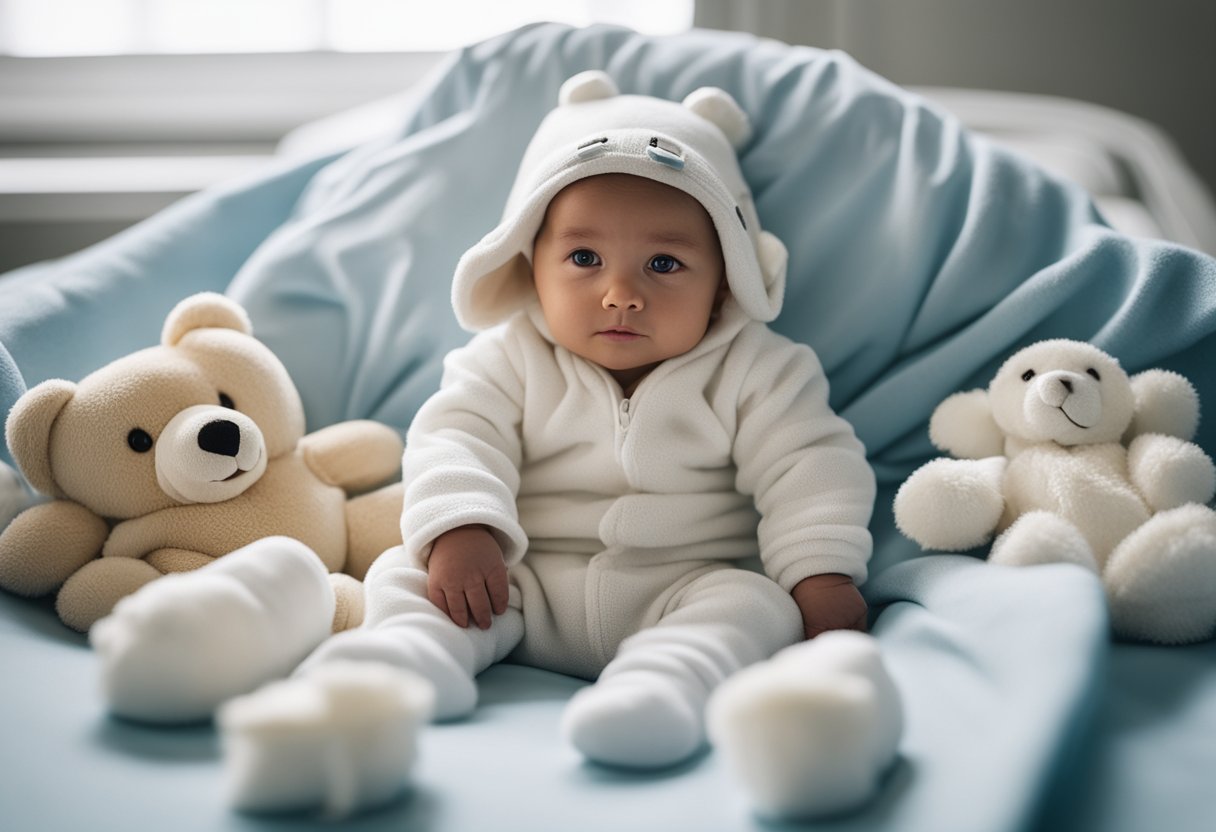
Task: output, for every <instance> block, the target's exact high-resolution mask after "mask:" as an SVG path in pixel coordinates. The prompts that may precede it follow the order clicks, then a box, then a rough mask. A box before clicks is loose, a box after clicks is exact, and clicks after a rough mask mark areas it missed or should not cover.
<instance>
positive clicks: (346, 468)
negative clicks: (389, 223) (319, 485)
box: [300, 419, 405, 491]
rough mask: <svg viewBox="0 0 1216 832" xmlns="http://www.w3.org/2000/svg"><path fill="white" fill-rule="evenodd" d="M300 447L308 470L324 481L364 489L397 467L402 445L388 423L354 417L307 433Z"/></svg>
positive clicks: (392, 472) (346, 487)
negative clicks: (351, 419) (354, 418)
mask: <svg viewBox="0 0 1216 832" xmlns="http://www.w3.org/2000/svg"><path fill="white" fill-rule="evenodd" d="M300 448H301V450H302V451H303V453H304V461H305V462H306V463H307V464H308V467H309V469H310V470H311V471H312V472H313V473H314V474H316V475H317V476H318V477H319V478H320V479H321V480H322V481H323V482H325V483H326V484H328V485H336V486H339V487H340V488H344V489H346V490H347V491H365V490H367V489H369V488H371V487H373V486H376V485H380V484H381V483H383V482H385V481H387V480H389V479H391V478H392V477H394V476H395V475H396V474H397V473H398V472H399V471H400V470H401V452H402V451H403V450H404V449H405V444H404V443H403V442H402V441H401V436H400V434H398V433H397V431H395V430H393V429H392V428H390V427H389V426H388V425H384V424H381V423H380V422H373V421H371V420H368V419H357V420H353V421H349V422H339V423H338V424H336V425H330V426H329V427H327V428H322V429H321V430H318V431H315V432H313V433H310V434H308V435H307V436H305V437H304V438H303V439H302V440H300Z"/></svg>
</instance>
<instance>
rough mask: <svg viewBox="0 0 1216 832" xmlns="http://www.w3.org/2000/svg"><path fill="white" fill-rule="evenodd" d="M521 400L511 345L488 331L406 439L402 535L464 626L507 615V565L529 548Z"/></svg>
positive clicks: (449, 371)
mask: <svg viewBox="0 0 1216 832" xmlns="http://www.w3.org/2000/svg"><path fill="white" fill-rule="evenodd" d="M522 400H523V386H522V382H521V381H520V379H519V373H518V372H517V371H516V369H515V366H514V363H513V362H512V360H511V354H510V349H509V344H504V343H503V342H502V341H501V340H500V339H499V338H496V337H494V336H493V335H491V334H490V333H483V336H479V337H478V338H477V339H474V341H473V342H472V343H470V345H469V346H468V347H465V348H463V349H460V350H456V351H454V352H452V353H450V354H449V355H448V358H447V360H446V361H445V362H444V377H443V383H442V385H441V388H440V390H439V392H438V393H436V394H435V395H433V396H432V397H431V398H430V399H428V400H427V402H426V403H425V404H424V405H423V406H422V408H421V409H420V410H419V411H418V415H417V416H416V417H415V418H414V421H413V423H412V424H411V426H410V430H409V434H408V435H407V438H406V450H405V456H404V458H403V462H402V481H403V483H404V484H405V500H404V503H405V509H404V512H403V514H402V518H401V534H402V540H403V542H404V544H405V546H406V548H407V549H408V550H409V551H410V552H411V553H412V554H414V555H415V556H416V557H417V558H418V559H419V560H420V561H422V562H423V563H425V565H426V569H427V572H428V575H429V577H428V582H427V595H428V597H429V598H430V600H431V601H432V602H433V603H434V604H435V605H436V606H438V607H439V608H441V609H442V610H443V611H444V612H446V613H447V614H448V615H449V616H450V617H451V619H452V620H453V621H454V622H456V623H457V624H459V625H460V626H462V627H467V626H468V625H469V623H470V620H472V622H474V623H476V624H477V625H478V626H479V627H483V628H485V627H488V626H490V622H491V614H492V613H493V614H501V613H503V612H505V611H506V586H507V581H506V572H507V566H508V565H509V564H510V563H514V562H515V561H517V560H519V559H520V558H521V557H523V553H524V551H525V550H526V548H527V537H526V535H525V534H524V531H523V529H522V527H520V525H519V521H518V516H517V511H516V507H515V496H516V492H517V490H518V487H519V465H520V461H521V458H522V448H521V443H520V438H519V424H520V420H521V419H522Z"/></svg>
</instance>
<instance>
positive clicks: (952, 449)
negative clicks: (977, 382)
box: [929, 390, 1005, 459]
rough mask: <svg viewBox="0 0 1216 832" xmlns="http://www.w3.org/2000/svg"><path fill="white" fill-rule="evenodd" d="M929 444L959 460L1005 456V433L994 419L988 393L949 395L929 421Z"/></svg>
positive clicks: (974, 392) (975, 392) (970, 392)
mask: <svg viewBox="0 0 1216 832" xmlns="http://www.w3.org/2000/svg"><path fill="white" fill-rule="evenodd" d="M929 441H930V442H932V443H933V445H934V447H936V448H938V449H939V450H942V451H945V452H946V453H948V454H950V455H951V456H955V457H957V458H959V459H987V458H989V457H994V456H1000V455H1001V454H1003V453H1005V434H1004V433H1003V432H1002V431H1001V429H1000V428H999V427H997V424H996V420H995V419H993V417H992V405H991V403H990V402H989V399H988V391H987V390H968V391H967V392H965V393H955V394H954V395H952V396H948V397H947V398H946V399H945V400H943V401H942V403H941V404H939V405H938V406H937V407H936V408H934V410H933V415H932V416H931V417H930V419H929Z"/></svg>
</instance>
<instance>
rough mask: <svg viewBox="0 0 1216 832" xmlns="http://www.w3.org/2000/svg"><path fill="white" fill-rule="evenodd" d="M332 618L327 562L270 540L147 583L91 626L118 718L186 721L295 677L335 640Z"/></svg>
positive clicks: (300, 547) (291, 543) (292, 544)
mask: <svg viewBox="0 0 1216 832" xmlns="http://www.w3.org/2000/svg"><path fill="white" fill-rule="evenodd" d="M333 615H334V594H333V590H332V589H331V588H330V585H329V580H328V578H327V575H326V569H325V567H324V565H323V564H322V563H321V560H320V558H318V557H317V556H316V554H314V553H313V551H312V550H311V549H309V548H308V547H307V546H305V545H304V544H303V543H300V542H299V541H297V540H293V539H291V538H287V537H270V538H265V539H263V540H259V541H257V542H255V543H252V544H250V545H249V546H246V547H244V548H242V549H239V550H237V551H236V552H233V553H232V554H229V555H226V556H225V557H222V558H218V559H217V560H215V561H214V562H212V563H209V564H207V565H206V566H204V567H203V568H201V569H197V570H195V571H193V572H182V573H176V574H172V575H166V576H165V577H163V578H159V579H157V580H155V581H153V582H152V583H149V584H146V585H145V586H143V587H142V588H140V590H139V591H138V592H135V593H134V594H132V595H129V596H127V597H126V598H124V599H122V600H121V601H120V602H119V603H118V604H117V605H116V606H115V607H114V611H113V612H112V613H111V614H110V615H109V616H107V617H106V618H103V619H102V620H101V621H98V622H97V623H96V624H95V625H93V628H92V629H91V630H90V632H89V640H90V641H91V642H92V644H93V646H94V648H96V651H97V655H98V657H99V659H100V661H101V682H102V690H103V694H104V696H105V700H106V704H107V705H108V706H109V709H110V710H111V712H113V713H115V714H118V715H119V716H124V717H128V718H131V719H137V720H143V721H149V722H185V721H190V720H195V719H206V718H208V717H210V716H211V715H212V713H213V712H214V711H215V708H216V707H218V706H219V705H220V703H222V702H224V701H226V700H227V699H229V698H231V697H233V696H236V695H237V694H241V693H247V692H249V691H251V690H254V689H255V688H256V687H258V686H259V685H262V684H264V683H266V682H268V681H270V680H271V679H276V678H279V677H282V676H284V675H286V674H287V673H289V672H290V671H291V670H292V668H294V667H295V666H296V665H297V664H298V663H299V662H300V661H301V660H302V659H303V658H304V657H305V656H306V655H308V653H309V651H310V650H312V649H313V648H314V647H315V646H316V645H317V644H319V643H320V642H321V641H322V640H323V639H325V637H326V636H328V635H329V633H330V626H331V623H332V621H333Z"/></svg>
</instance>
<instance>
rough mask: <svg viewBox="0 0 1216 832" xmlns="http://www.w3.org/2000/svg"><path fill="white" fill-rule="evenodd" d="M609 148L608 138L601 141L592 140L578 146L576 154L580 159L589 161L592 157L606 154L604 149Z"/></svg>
mask: <svg viewBox="0 0 1216 832" xmlns="http://www.w3.org/2000/svg"><path fill="white" fill-rule="evenodd" d="M606 147H608V137H607V136H605V137H603V138H599V139H592V140H591V141H589V142H583V143H582V144H580V145H579V146H578V149H577V150H576V151H575V154H576V155H577V156H578V158H580V159H589V158H591V157H592V156H598V155H599V154H600V153H603V152H604V148H606Z"/></svg>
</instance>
